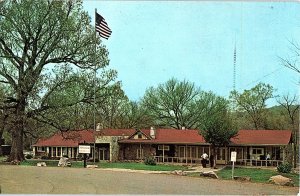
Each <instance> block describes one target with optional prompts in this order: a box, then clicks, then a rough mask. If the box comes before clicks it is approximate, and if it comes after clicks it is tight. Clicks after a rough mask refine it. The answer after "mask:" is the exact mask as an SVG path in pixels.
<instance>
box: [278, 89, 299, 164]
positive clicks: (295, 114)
mask: <svg viewBox="0 0 300 196" xmlns="http://www.w3.org/2000/svg"><path fill="white" fill-rule="evenodd" d="M277 102H278V103H279V104H280V105H281V106H282V107H283V108H284V109H285V112H286V116H287V117H288V121H289V123H290V127H291V129H292V139H293V145H294V146H293V165H294V167H296V166H297V160H298V158H299V157H298V156H299V155H298V146H299V100H298V97H297V96H296V95H293V96H290V95H289V94H287V95H284V96H282V97H281V98H280V99H277Z"/></svg>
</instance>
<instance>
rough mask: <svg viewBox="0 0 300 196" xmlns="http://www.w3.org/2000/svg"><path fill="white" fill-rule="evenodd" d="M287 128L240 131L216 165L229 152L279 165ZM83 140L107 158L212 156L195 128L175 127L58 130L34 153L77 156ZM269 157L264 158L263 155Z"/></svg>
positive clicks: (246, 160)
mask: <svg viewBox="0 0 300 196" xmlns="http://www.w3.org/2000/svg"><path fill="white" fill-rule="evenodd" d="M291 134H292V133H291V131H289V130H240V131H239V132H238V134H237V136H236V137H234V138H232V139H231V141H230V143H229V145H228V146H223V147H219V148H217V155H216V160H217V164H228V163H229V162H230V154H231V152H232V151H236V152H237V163H238V164H244V165H260V166H265V165H278V164H280V163H281V162H283V161H284V160H285V148H286V147H287V146H288V145H289V144H290V143H291ZM83 141H85V142H86V143H89V144H90V145H91V148H92V152H91V154H90V158H93V155H94V148H95V149H96V151H95V158H96V159H98V160H107V161H112V162H114V161H127V160H142V159H144V158H145V157H147V156H154V157H155V158H156V160H157V161H158V162H171V163H186V164H188V163H198V162H200V160H201V158H200V157H201V155H202V154H203V153H204V152H205V153H207V154H208V155H209V156H210V155H211V145H210V144H209V143H207V142H206V141H205V140H204V138H203V137H202V136H201V135H200V134H199V131H198V130H187V129H186V130H178V129H154V128H151V129H142V130H135V129H101V130H99V129H98V130H97V131H92V130H81V131H69V132H65V133H60V132H59V133H57V134H55V135H54V136H52V137H50V138H47V139H41V140H39V141H38V142H37V143H36V144H35V145H33V147H34V152H35V155H36V156H38V155H41V154H43V155H45V156H48V157H50V158H51V157H59V156H63V155H68V156H69V157H70V158H76V157H78V156H79V154H78V145H79V143H82V142H83ZM267 154H270V159H269V160H268V161H266V155H267Z"/></svg>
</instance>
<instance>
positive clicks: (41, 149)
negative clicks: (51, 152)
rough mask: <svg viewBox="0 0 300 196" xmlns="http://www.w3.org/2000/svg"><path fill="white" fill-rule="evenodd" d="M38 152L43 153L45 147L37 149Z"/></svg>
mask: <svg viewBox="0 0 300 196" xmlns="http://www.w3.org/2000/svg"><path fill="white" fill-rule="evenodd" d="M37 151H38V152H45V147H37Z"/></svg>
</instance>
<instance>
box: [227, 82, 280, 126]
mask: <svg viewBox="0 0 300 196" xmlns="http://www.w3.org/2000/svg"><path fill="white" fill-rule="evenodd" d="M273 91H274V89H273V87H272V86H271V85H269V84H264V83H259V84H258V85H256V86H255V87H253V88H251V89H250V90H244V92H243V93H238V92H237V91H232V92H231V95H230V98H231V99H232V100H233V101H234V103H235V104H236V106H237V109H238V110H239V111H241V112H246V113H247V115H248V117H249V118H250V120H251V122H252V123H253V125H254V128H255V129H260V128H264V123H265V120H266V114H267V110H266V101H267V100H268V99H270V98H272V97H273Z"/></svg>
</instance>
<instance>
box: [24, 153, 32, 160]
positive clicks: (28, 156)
mask: <svg viewBox="0 0 300 196" xmlns="http://www.w3.org/2000/svg"><path fill="white" fill-rule="evenodd" d="M25 158H26V159H32V158H33V156H32V155H31V154H27V155H26V156H25Z"/></svg>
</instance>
